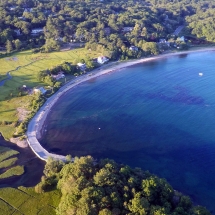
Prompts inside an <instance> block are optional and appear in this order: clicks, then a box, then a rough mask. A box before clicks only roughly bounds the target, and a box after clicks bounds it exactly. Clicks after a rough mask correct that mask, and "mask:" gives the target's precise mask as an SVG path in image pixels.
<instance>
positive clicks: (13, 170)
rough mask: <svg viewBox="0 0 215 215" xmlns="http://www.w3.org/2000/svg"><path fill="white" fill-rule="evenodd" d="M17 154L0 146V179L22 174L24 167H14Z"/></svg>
mask: <svg viewBox="0 0 215 215" xmlns="http://www.w3.org/2000/svg"><path fill="white" fill-rule="evenodd" d="M18 154H19V152H17V151H15V150H12V149H10V148H7V147H1V146H0V179H4V178H9V177H12V176H16V175H22V174H23V173H24V167H23V166H19V165H16V162H17V160H18V158H17V157H14V156H17V155H18Z"/></svg>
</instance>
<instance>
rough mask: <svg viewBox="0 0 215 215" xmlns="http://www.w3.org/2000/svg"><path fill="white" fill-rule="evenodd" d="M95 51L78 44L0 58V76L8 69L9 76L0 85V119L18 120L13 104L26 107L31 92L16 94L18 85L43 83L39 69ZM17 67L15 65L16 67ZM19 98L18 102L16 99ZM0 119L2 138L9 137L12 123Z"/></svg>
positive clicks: (79, 58) (77, 59)
mask: <svg viewBox="0 0 215 215" xmlns="http://www.w3.org/2000/svg"><path fill="white" fill-rule="evenodd" d="M98 55H99V53H97V52H95V51H89V50H86V49H84V48H78V49H74V50H69V51H65V52H52V53H37V54H33V53H32V52H31V51H30V50H29V51H23V52H19V53H14V54H13V55H12V56H10V57H5V58H1V59H0V65H1V70H0V77H2V76H5V75H6V74H7V72H10V71H11V73H10V74H11V75H12V79H10V80H8V81H6V82H5V84H4V86H1V87H0V90H1V93H0V119H1V120H0V121H1V122H2V121H5V122H10V123H16V122H17V121H18V114H17V108H18V107H22V108H24V109H27V110H30V106H29V104H30V103H31V100H32V96H31V95H23V96H21V97H19V96H18V95H19V92H20V90H19V89H20V88H21V87H22V86H23V85H26V86H27V87H30V88H33V87H36V86H44V83H41V82H39V81H38V80H37V75H38V73H39V72H40V71H41V70H46V69H49V68H52V67H54V66H56V65H59V64H61V63H62V62H63V61H68V62H70V63H73V64H76V63H77V62H80V61H81V60H82V59H84V60H86V59H89V58H90V59H92V58H96V57H98ZM17 68H18V69H17ZM20 101H22V102H20ZM1 122H0V132H1V133H2V135H3V136H4V138H5V139H6V140H9V139H10V138H11V137H12V135H13V134H14V132H15V127H14V126H11V125H5V124H4V125H2V123H1Z"/></svg>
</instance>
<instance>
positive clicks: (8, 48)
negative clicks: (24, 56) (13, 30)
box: [6, 40, 13, 53]
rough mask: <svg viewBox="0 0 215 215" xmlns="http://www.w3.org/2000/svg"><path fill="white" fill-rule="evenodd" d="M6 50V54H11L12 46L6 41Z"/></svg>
mask: <svg viewBox="0 0 215 215" xmlns="http://www.w3.org/2000/svg"><path fill="white" fill-rule="evenodd" d="M6 50H7V53H11V52H12V51H13V44H12V42H11V41H10V40H7V42H6Z"/></svg>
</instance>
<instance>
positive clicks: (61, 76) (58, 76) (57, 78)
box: [52, 72, 65, 81]
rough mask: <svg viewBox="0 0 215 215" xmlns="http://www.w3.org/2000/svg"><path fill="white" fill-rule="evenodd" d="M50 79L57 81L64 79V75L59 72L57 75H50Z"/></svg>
mask: <svg viewBox="0 0 215 215" xmlns="http://www.w3.org/2000/svg"><path fill="white" fill-rule="evenodd" d="M52 77H53V78H54V79H55V80H57V81H58V80H60V79H62V78H65V75H64V74H63V72H59V73H58V74H57V75H52Z"/></svg>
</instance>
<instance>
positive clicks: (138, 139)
mask: <svg viewBox="0 0 215 215" xmlns="http://www.w3.org/2000/svg"><path fill="white" fill-rule="evenodd" d="M214 58H215V54H214V52H204V53H195V54H189V55H183V56H177V57H171V58H168V59H167V58H165V59H162V60H157V61H152V62H147V63H144V64H139V65H135V66H132V67H129V68H127V69H122V70H121V71H119V72H114V73H111V74H108V75H105V76H102V77H99V78H97V79H95V80H94V81H93V82H90V81H89V82H85V83H83V84H81V85H79V86H78V87H76V88H74V89H72V90H71V91H70V92H69V93H67V94H66V95H65V96H64V97H63V98H62V99H61V100H59V102H58V104H57V105H56V106H55V108H54V109H53V111H52V112H51V114H50V115H49V117H48V120H47V122H48V125H47V134H46V137H44V138H43V140H42V142H43V144H44V145H45V147H47V148H48V149H50V150H53V151H57V152H58V153H62V154H65V155H66V154H68V153H70V154H72V155H73V156H76V155H77V156H80V155H88V154H91V155H93V156H94V157H96V158H104V157H108V158H112V159H115V160H116V161H118V162H123V163H126V164H129V165H131V166H133V167H135V166H138V167H142V168H143V169H148V170H150V171H151V172H152V173H155V174H157V175H159V176H160V177H165V178H166V179H167V180H168V181H169V182H170V183H171V184H172V185H173V186H174V188H176V189H178V190H180V191H182V192H184V193H186V194H188V195H190V196H191V197H192V199H193V200H194V201H195V202H197V203H199V204H202V205H205V206H207V207H208V208H209V209H210V210H213V211H215V206H214V205H215V204H214V202H215V183H214V182H215V168H214V166H215V69H214V68H215V60H214ZM199 73H203V76H199Z"/></svg>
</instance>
